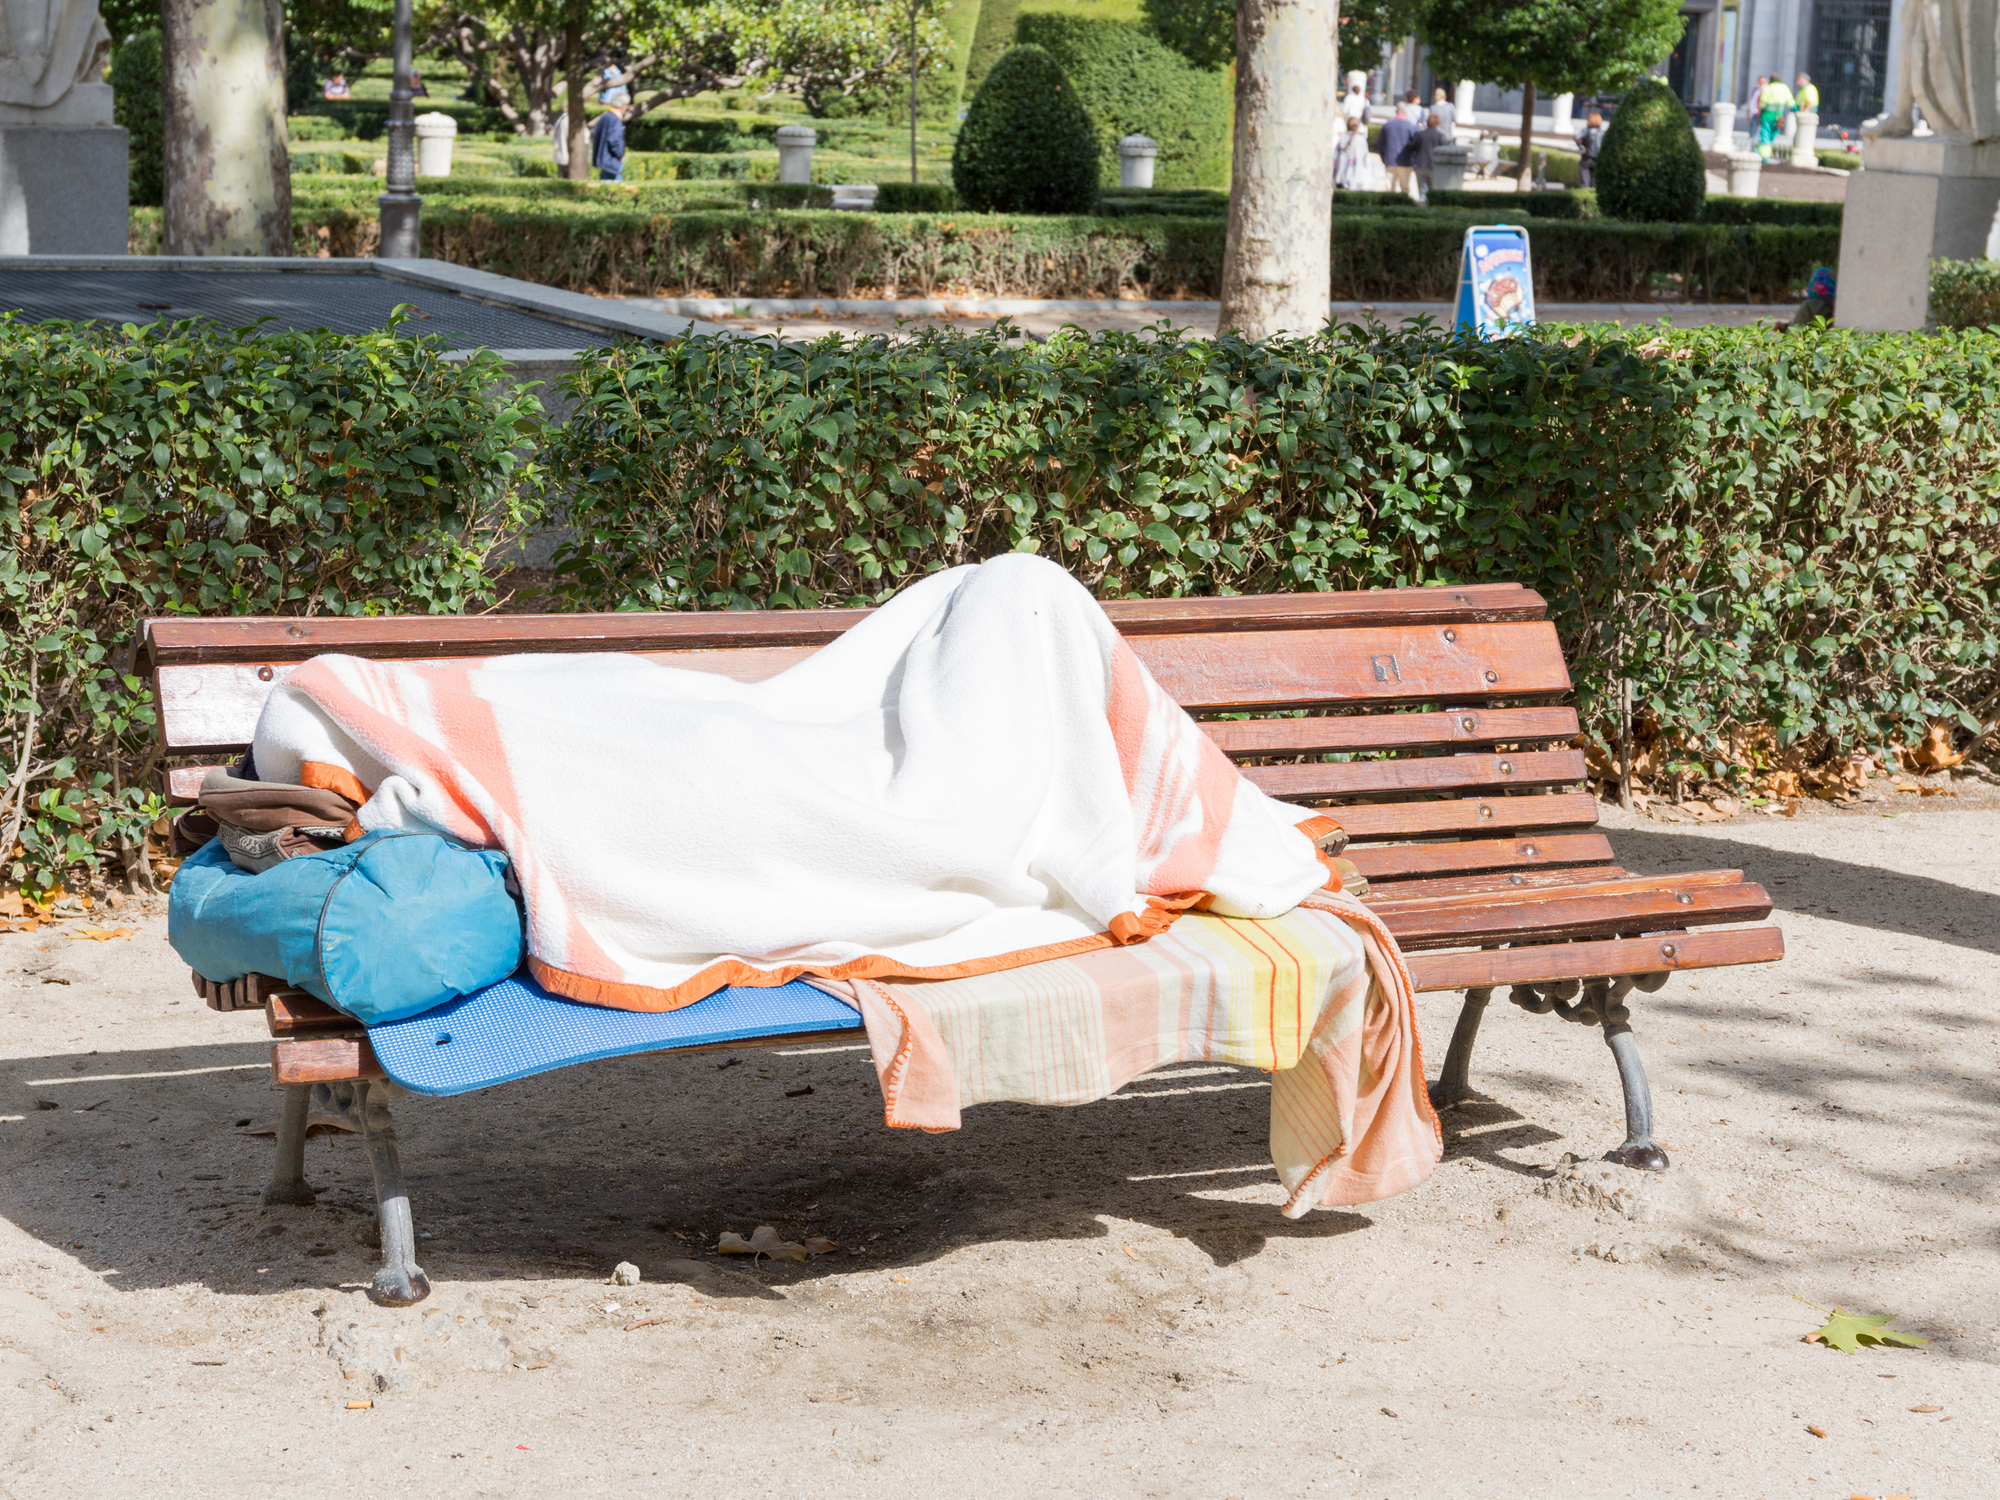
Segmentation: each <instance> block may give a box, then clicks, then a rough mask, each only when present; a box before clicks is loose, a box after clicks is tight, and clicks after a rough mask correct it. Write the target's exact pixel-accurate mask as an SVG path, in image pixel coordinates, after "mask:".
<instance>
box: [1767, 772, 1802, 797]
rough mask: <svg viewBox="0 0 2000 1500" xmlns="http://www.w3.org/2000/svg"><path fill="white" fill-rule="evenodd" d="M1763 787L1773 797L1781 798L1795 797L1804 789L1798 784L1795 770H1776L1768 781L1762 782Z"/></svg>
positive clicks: (1797, 774) (1797, 775)
mask: <svg viewBox="0 0 2000 1500" xmlns="http://www.w3.org/2000/svg"><path fill="white" fill-rule="evenodd" d="M1764 788H1765V790H1766V791H1768V792H1769V793H1770V794H1771V795H1772V796H1773V797H1781V798H1792V797H1797V796H1798V795H1800V793H1801V792H1802V791H1803V790H1804V789H1803V788H1802V787H1801V786H1800V785H1799V773H1798V772H1797V771H1779V772H1776V773H1775V774H1773V775H1772V777H1771V779H1770V780H1769V781H1767V782H1765V783H1764Z"/></svg>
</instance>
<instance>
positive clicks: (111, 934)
mask: <svg viewBox="0 0 2000 1500" xmlns="http://www.w3.org/2000/svg"><path fill="white" fill-rule="evenodd" d="M1925 790H1926V791H1928V790H1929V788H1928V787H1927V788H1925ZM134 931H136V929H135V928H131V927H79V928H77V929H76V930H75V931H74V932H72V933H70V938H71V940H72V941H75V940H77V939H81V938H88V939H90V941H92V942H94V943H108V942H110V941H111V940H112V939H113V938H128V937H130V936H132V934H133V932H134Z"/></svg>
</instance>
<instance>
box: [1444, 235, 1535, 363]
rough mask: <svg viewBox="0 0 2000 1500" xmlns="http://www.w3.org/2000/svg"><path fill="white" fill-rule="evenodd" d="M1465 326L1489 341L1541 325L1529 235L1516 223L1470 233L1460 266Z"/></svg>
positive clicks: (1461, 323) (1460, 322)
mask: <svg viewBox="0 0 2000 1500" xmlns="http://www.w3.org/2000/svg"><path fill="white" fill-rule="evenodd" d="M1455 321H1456V322H1457V324H1458V325H1459V326H1460V327H1462V328H1471V329H1472V330H1473V331H1474V332H1476V333H1477V334H1478V335H1479V337H1481V338H1483V339H1493V338H1505V337H1507V336H1508V335H1509V334H1511V333H1513V332H1515V331H1516V330H1517V329H1522V328H1532V327H1534V325H1535V278H1534V271H1533V267H1532V265H1531V264H1530V262H1529V259H1528V231H1527V230H1525V229H1520V228H1517V227H1516V226H1514V225H1512V224H1477V225H1474V226H1473V227H1472V228H1470V229H1468V230H1466V231H1465V252H1464V254H1463V255H1462V256H1461V257H1460V259H1459V266H1458V316H1457V318H1456V319H1455Z"/></svg>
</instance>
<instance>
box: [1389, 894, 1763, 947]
mask: <svg viewBox="0 0 2000 1500" xmlns="http://www.w3.org/2000/svg"><path fill="white" fill-rule="evenodd" d="M1538 895H1540V896H1542V897H1545V898H1547V899H1540V900H1522V901H1516V902H1510V903H1507V904H1504V905H1473V906H1462V905H1457V904H1454V903H1450V902H1446V903H1442V904H1440V905H1436V906H1427V905H1423V904H1419V905H1415V906H1408V907H1398V908H1395V909H1392V910H1389V911H1385V912H1383V913H1382V921H1383V923H1384V925H1386V926H1387V927H1388V929H1389V930H1390V931H1391V932H1393V933H1394V934H1395V935H1396V941H1397V942H1398V943H1400V944H1402V946H1403V947H1404V948H1405V949H1409V950H1413V951H1414V950H1418V949H1423V948H1447V947H1463V946H1465V945H1466V944H1468V943H1535V942H1553V941H1563V942H1568V941H1571V940H1574V939H1578V938H1593V937H1614V936H1630V935H1631V934H1633V933H1634V932H1654V931H1665V930H1678V929H1680V928H1684V927H1715V926H1720V925H1721V924H1723V923H1725V922H1761V921H1762V920H1763V919H1764V918H1765V917H1768V916H1769V915H1770V914H1771V898H1770V897H1769V896H1768V895H1766V894H1765V893H1764V888H1763V887H1762V886H1758V885H1752V884H1749V883H1748V882H1743V883H1739V884H1735V885H1724V886H1711V887H1696V888H1694V889H1692V890H1687V891H1641V892H1637V893H1628V892H1623V891H1606V892H1602V893H1599V894H1593V895H1576V894H1573V893H1571V892H1567V891H1544V892H1539V893H1538Z"/></svg>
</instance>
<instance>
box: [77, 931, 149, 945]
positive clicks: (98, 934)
mask: <svg viewBox="0 0 2000 1500" xmlns="http://www.w3.org/2000/svg"><path fill="white" fill-rule="evenodd" d="M137 930H138V929H136V928H132V927H79V928H77V929H76V931H74V932H72V933H71V934H70V937H71V938H72V939H84V938H88V939H89V940H90V941H91V942H94V943H108V942H110V941H111V940H112V939H113V938H128V937H131V936H132V934H133V933H134V932H136V931H137Z"/></svg>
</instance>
